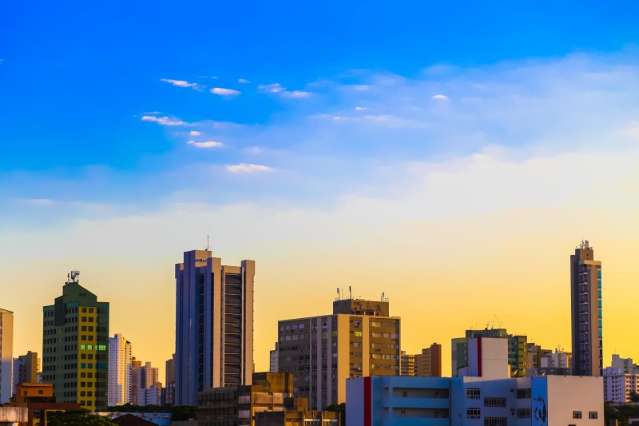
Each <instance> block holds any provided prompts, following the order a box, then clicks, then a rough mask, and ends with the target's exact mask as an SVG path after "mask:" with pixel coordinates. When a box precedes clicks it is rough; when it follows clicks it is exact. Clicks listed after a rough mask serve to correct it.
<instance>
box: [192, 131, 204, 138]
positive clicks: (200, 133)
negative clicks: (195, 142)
mask: <svg viewBox="0 0 639 426" xmlns="http://www.w3.org/2000/svg"><path fill="white" fill-rule="evenodd" d="M201 135H202V132H200V131H199V130H191V131H190V132H189V136H193V137H197V136H201Z"/></svg>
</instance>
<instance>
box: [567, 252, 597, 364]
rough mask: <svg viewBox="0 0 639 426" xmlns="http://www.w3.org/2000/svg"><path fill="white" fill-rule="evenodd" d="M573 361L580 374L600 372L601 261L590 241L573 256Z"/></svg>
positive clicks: (571, 269) (571, 284)
mask: <svg viewBox="0 0 639 426" xmlns="http://www.w3.org/2000/svg"><path fill="white" fill-rule="evenodd" d="M570 293H571V305H572V363H573V374H575V375H577V376H601V375H602V370H603V333H602V298H601V262H600V261H598V260H595V253H594V250H593V248H592V247H590V244H589V243H588V241H582V242H581V244H579V246H578V247H577V248H576V249H575V253H574V254H573V255H571V256H570Z"/></svg>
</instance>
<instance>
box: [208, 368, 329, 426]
mask: <svg viewBox="0 0 639 426" xmlns="http://www.w3.org/2000/svg"><path fill="white" fill-rule="evenodd" d="M293 382H294V380H293V375H292V374H290V373H271V372H268V373H255V374H254V375H253V379H252V383H253V384H252V385H247V386H231V387H225V388H215V389H210V390H207V391H204V392H202V393H201V394H200V400H199V404H198V411H197V420H198V425H200V426H209V425H210V426H271V425H278V426H279V425H281V426H298V425H299V426H313V425H317V426H337V423H338V421H337V415H336V413H328V412H316V411H311V410H308V401H307V400H306V398H296V397H295V396H294V393H293V390H294V385H293Z"/></svg>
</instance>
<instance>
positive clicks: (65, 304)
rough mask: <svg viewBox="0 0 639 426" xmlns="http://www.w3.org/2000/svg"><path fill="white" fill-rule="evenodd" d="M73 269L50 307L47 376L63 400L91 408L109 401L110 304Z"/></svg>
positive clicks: (44, 354) (44, 377)
mask: <svg viewBox="0 0 639 426" xmlns="http://www.w3.org/2000/svg"><path fill="white" fill-rule="evenodd" d="M78 275H79V272H77V271H71V272H70V273H69V279H68V280H67V282H66V283H65V284H64V286H63V287H62V296H59V297H56V299H55V303H54V304H53V305H49V306H44V307H43V308H42V310H43V316H44V318H43V336H42V338H43V341H42V348H43V350H42V381H43V382H44V383H52V384H53V387H54V389H55V396H56V400H57V401H58V402H72V403H77V404H80V406H81V407H82V408H84V409H87V410H95V409H96V408H104V407H106V406H107V381H108V377H107V376H108V352H107V348H108V343H109V342H108V339H109V304H108V303H107V302H98V298H97V296H96V295H95V294H93V293H91V292H90V291H89V290H87V289H86V288H84V287H82V286H81V285H80V284H79V282H78Z"/></svg>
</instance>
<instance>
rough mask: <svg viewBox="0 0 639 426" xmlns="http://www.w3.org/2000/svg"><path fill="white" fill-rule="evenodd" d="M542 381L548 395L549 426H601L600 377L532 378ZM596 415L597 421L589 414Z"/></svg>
mask: <svg viewBox="0 0 639 426" xmlns="http://www.w3.org/2000/svg"><path fill="white" fill-rule="evenodd" d="M532 380H533V383H534V382H535V381H544V380H545V381H546V386H547V392H548V425H549V426H566V425H576V426H603V424H604V403H603V399H604V398H603V381H602V379H601V377H579V376H546V377H534V378H533V379H532ZM573 411H580V412H581V419H575V418H574V417H573ZM590 412H595V413H597V419H591V418H589V413H590Z"/></svg>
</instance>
